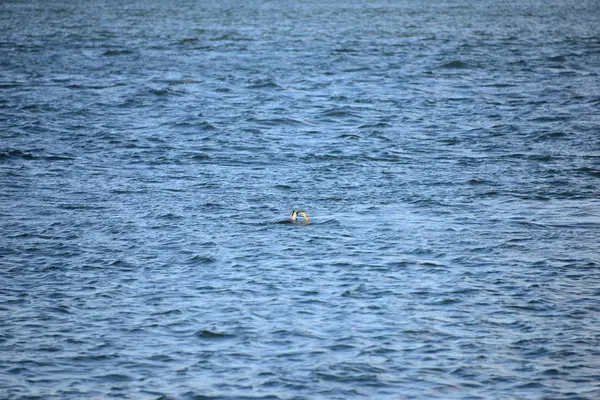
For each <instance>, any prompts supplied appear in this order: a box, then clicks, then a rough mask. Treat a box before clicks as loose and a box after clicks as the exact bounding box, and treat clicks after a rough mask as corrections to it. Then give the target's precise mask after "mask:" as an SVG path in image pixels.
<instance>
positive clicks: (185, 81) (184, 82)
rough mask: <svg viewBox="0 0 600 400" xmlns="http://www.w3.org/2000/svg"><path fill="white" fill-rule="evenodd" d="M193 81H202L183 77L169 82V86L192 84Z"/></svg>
mask: <svg viewBox="0 0 600 400" xmlns="http://www.w3.org/2000/svg"><path fill="white" fill-rule="evenodd" d="M192 83H200V81H197V80H194V79H182V80H179V81H171V82H169V86H178V85H190V84H192Z"/></svg>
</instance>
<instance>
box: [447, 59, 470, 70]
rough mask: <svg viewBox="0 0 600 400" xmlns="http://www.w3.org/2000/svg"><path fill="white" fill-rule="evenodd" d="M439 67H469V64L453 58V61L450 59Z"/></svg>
mask: <svg viewBox="0 0 600 400" xmlns="http://www.w3.org/2000/svg"><path fill="white" fill-rule="evenodd" d="M440 68H444V69H467V68H470V66H469V65H468V64H467V63H465V62H463V61H460V60H453V61H450V62H448V63H446V64H442V65H440Z"/></svg>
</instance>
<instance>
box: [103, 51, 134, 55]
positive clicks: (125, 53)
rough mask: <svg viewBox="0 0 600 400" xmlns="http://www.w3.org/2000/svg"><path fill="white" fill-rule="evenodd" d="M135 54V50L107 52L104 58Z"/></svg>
mask: <svg viewBox="0 0 600 400" xmlns="http://www.w3.org/2000/svg"><path fill="white" fill-rule="evenodd" d="M133 53H135V52H134V51H133V50H106V51H105V52H104V53H102V55H103V56H123V55H128V54H133Z"/></svg>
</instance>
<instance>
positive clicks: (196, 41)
mask: <svg viewBox="0 0 600 400" xmlns="http://www.w3.org/2000/svg"><path fill="white" fill-rule="evenodd" d="M199 41H200V38H197V37H190V38H185V39H181V40H180V41H178V42H177V44H181V45H184V44H188V43H198V42H199Z"/></svg>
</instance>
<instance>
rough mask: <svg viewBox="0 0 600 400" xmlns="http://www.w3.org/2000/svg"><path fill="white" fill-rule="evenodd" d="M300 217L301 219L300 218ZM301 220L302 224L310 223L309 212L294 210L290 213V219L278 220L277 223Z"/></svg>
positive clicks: (295, 222) (293, 222)
mask: <svg viewBox="0 0 600 400" xmlns="http://www.w3.org/2000/svg"><path fill="white" fill-rule="evenodd" d="M298 217H300V219H298ZM298 222H301V223H302V224H309V223H310V218H309V217H308V213H307V212H306V211H297V210H292V213H291V214H290V219H286V220H284V221H279V222H276V223H277V224H297V223H298Z"/></svg>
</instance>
